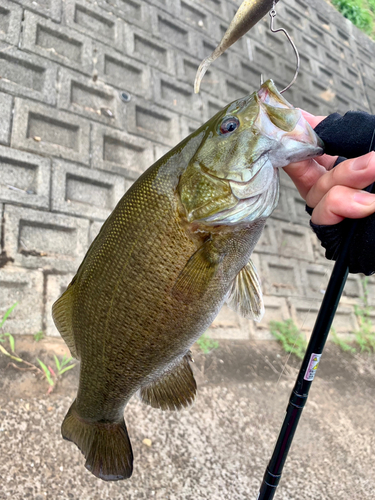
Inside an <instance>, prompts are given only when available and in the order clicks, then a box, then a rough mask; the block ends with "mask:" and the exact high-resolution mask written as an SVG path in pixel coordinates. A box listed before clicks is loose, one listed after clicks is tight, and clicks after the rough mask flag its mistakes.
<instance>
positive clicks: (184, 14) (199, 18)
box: [177, 0, 216, 36]
mask: <svg viewBox="0 0 375 500" xmlns="http://www.w3.org/2000/svg"><path fill="white" fill-rule="evenodd" d="M177 5H178V7H179V9H178V18H179V19H182V20H183V21H184V22H185V23H186V24H188V25H189V26H191V27H192V28H194V29H196V30H199V31H201V32H203V33H205V34H206V35H207V36H210V34H211V33H213V32H215V31H216V30H215V29H213V24H214V23H215V20H214V18H213V16H212V15H210V14H209V13H208V12H207V10H205V9H204V8H203V7H204V5H202V7H201V6H199V5H198V4H197V2H194V1H192V0H181V1H180V2H179V4H178V3H177ZM215 24H216V23H215Z"/></svg>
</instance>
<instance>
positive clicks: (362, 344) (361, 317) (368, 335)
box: [354, 277, 375, 352]
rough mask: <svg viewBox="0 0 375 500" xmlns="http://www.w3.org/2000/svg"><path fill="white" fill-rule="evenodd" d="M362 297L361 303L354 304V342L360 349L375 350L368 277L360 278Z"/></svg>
mask: <svg viewBox="0 0 375 500" xmlns="http://www.w3.org/2000/svg"><path fill="white" fill-rule="evenodd" d="M362 285H363V292H364V293H363V297H362V305H361V306H357V305H356V306H354V314H355V315H356V316H357V319H358V323H359V330H356V331H355V332H354V335H355V339H356V342H357V344H358V346H359V348H360V350H361V351H362V352H363V351H367V352H375V332H373V331H372V320H371V312H372V311H373V308H372V307H371V306H370V305H369V291H368V277H365V278H364V279H363V280H362Z"/></svg>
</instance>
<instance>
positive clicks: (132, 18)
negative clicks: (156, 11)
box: [98, 0, 150, 29]
mask: <svg viewBox="0 0 375 500" xmlns="http://www.w3.org/2000/svg"><path fill="white" fill-rule="evenodd" d="M98 5H99V7H101V8H102V9H104V10H106V11H107V12H109V14H114V15H115V16H117V17H119V18H121V19H123V20H124V21H126V22H127V23H129V24H136V25H137V26H140V27H142V28H143V29H145V28H146V27H147V26H148V25H149V24H150V21H149V17H150V13H149V8H148V6H147V4H146V3H145V2H144V1H143V0H99V1H98Z"/></svg>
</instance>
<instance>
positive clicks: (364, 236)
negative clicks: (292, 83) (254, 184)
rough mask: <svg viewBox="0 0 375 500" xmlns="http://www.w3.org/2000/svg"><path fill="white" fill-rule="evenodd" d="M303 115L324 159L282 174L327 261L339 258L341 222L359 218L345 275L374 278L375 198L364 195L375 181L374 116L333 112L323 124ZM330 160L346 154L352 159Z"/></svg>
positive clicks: (299, 164) (361, 113)
mask: <svg viewBox="0 0 375 500" xmlns="http://www.w3.org/2000/svg"><path fill="white" fill-rule="evenodd" d="M304 115H305V118H306V119H307V120H308V121H309V123H310V124H311V125H312V126H313V127H314V126H315V131H316V133H317V134H318V135H319V136H320V137H321V139H322V140H323V142H324V143H325V146H326V150H325V151H326V153H327V154H326V155H324V156H323V157H321V158H319V159H318V161H317V162H314V160H310V161H307V162H299V163H296V164H291V165H289V166H288V167H286V168H285V170H286V172H287V173H288V174H289V175H290V177H291V178H292V180H293V181H294V183H295V184H296V186H297V188H298V190H299V192H300V193H301V195H302V197H303V198H304V199H305V200H306V202H307V204H308V205H309V206H308V207H307V211H308V212H309V213H310V214H312V220H311V222H310V225H311V227H312V228H313V230H314V231H315V233H316V234H317V236H318V238H319V239H320V240H321V243H322V246H323V247H324V248H325V249H326V257H327V258H328V259H330V260H335V259H336V257H337V255H338V251H339V247H340V244H341V241H342V238H343V236H344V233H345V231H344V229H345V223H344V222H343V220H344V218H356V219H359V218H363V220H361V221H360V223H359V226H358V229H357V233H356V236H355V237H354V240H353V245H352V246H351V250H350V255H349V270H350V272H352V273H358V272H362V273H364V274H367V275H369V274H373V273H374V272H375V214H374V213H375V195H371V194H368V193H364V192H363V191H362V189H364V188H365V187H367V186H368V185H369V184H371V183H372V182H373V181H374V180H375V154H374V153H370V154H366V153H368V152H369V151H370V147H371V150H374V149H375V137H373V136H375V116H372V115H369V114H368V113H364V112H352V111H351V112H348V113H346V114H345V115H344V116H340V115H339V114H338V113H334V114H333V115H330V116H328V117H327V118H325V119H323V120H322V118H323V117H314V116H313V115H309V114H308V113H305V112H304ZM372 141H373V143H372ZM371 143H372V144H371ZM328 155H345V156H346V157H347V158H355V159H354V160H352V159H348V160H346V158H345V157H339V158H334V157H333V156H328ZM361 155H365V156H361ZM357 157H359V158H357ZM339 164H340V165H339ZM337 165H339V166H337ZM333 167H336V168H335V169H333ZM332 169H333V170H332ZM327 170H328V171H327ZM310 207H313V208H310ZM364 217H367V218H366V219H365V218H364Z"/></svg>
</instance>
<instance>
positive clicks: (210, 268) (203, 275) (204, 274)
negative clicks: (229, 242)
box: [173, 240, 221, 301]
mask: <svg viewBox="0 0 375 500" xmlns="http://www.w3.org/2000/svg"><path fill="white" fill-rule="evenodd" d="M220 262H221V256H220V254H219V252H218V251H217V249H216V248H215V244H214V243H213V242H212V240H207V241H205V242H204V243H203V245H202V246H201V247H200V248H199V249H198V250H197V251H196V252H195V253H194V254H193V255H192V256H191V257H190V259H189V260H188V262H187V264H186V266H185V267H184V268H183V270H182V271H181V273H180V275H179V277H178V278H177V281H176V283H175V285H174V287H173V293H174V294H176V295H177V297H178V298H179V299H180V300H183V301H188V300H189V296H190V295H191V294H194V296H195V297H201V296H202V295H203V294H204V293H205V291H206V290H207V288H208V286H209V285H210V282H211V280H212V278H213V277H214V276H215V274H216V273H217V271H218V267H219V264H220Z"/></svg>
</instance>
